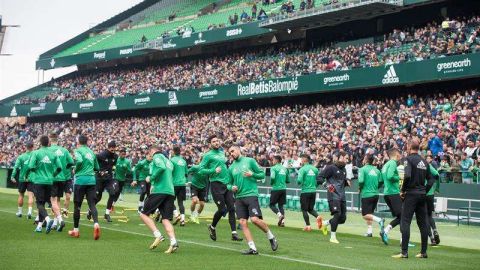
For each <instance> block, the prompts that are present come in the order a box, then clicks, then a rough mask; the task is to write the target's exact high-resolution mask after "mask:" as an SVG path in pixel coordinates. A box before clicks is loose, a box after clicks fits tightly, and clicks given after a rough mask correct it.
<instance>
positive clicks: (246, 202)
mask: <svg viewBox="0 0 480 270" xmlns="http://www.w3.org/2000/svg"><path fill="white" fill-rule="evenodd" d="M235 212H236V214H237V218H238V219H248V218H250V217H258V218H260V219H262V210H260V204H259V203H258V197H256V196H251V197H245V198H239V199H237V200H236V201H235Z"/></svg>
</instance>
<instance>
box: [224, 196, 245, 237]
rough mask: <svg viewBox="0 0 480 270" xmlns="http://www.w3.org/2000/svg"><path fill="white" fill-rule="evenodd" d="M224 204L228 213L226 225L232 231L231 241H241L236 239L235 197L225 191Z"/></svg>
mask: <svg viewBox="0 0 480 270" xmlns="http://www.w3.org/2000/svg"><path fill="white" fill-rule="evenodd" d="M224 196H225V204H226V206H227V212H228V223H229V224H230V230H231V231H232V240H233V241H242V238H239V237H238V234H237V231H236V230H237V222H236V218H235V197H234V195H233V192H232V191H229V190H228V191H227V192H226V193H225V195H224Z"/></svg>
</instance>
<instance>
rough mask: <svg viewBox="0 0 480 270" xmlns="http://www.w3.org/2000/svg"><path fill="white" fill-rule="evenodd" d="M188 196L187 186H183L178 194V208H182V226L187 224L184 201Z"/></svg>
mask: <svg viewBox="0 0 480 270" xmlns="http://www.w3.org/2000/svg"><path fill="white" fill-rule="evenodd" d="M186 198H187V189H186V187H181V188H180V191H179V194H178V196H177V204H178V210H180V226H185V205H184V201H185V200H186Z"/></svg>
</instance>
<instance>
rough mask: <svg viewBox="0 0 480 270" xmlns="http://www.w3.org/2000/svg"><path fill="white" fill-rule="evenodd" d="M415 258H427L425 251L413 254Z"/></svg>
mask: <svg viewBox="0 0 480 270" xmlns="http://www.w3.org/2000/svg"><path fill="white" fill-rule="evenodd" d="M415 258H420V259H426V258H428V256H427V253H418V254H417V255H415Z"/></svg>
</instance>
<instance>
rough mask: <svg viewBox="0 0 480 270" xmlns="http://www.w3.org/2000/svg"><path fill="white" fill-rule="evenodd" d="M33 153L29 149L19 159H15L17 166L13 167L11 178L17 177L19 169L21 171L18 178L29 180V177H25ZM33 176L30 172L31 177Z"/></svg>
mask: <svg viewBox="0 0 480 270" xmlns="http://www.w3.org/2000/svg"><path fill="white" fill-rule="evenodd" d="M31 155H32V152H30V151H29V152H25V153H23V154H21V155H20V156H19V157H18V158H17V160H16V161H15V166H14V167H13V172H12V176H11V179H15V176H16V175H17V171H18V172H19V173H18V179H17V180H18V181H20V182H28V179H25V176H26V174H27V171H28V162H29V161H30V156H31ZM31 176H32V175H31V174H30V177H31Z"/></svg>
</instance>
